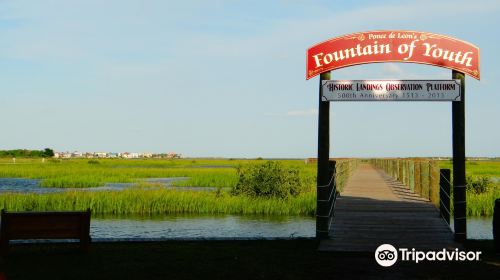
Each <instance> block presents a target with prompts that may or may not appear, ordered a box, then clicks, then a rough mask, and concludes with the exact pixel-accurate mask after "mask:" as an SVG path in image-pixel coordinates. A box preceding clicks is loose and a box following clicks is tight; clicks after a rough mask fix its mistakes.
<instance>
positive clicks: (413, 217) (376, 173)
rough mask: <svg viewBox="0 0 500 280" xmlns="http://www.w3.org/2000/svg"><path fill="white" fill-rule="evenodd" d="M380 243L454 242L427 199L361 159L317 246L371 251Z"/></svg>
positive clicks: (426, 245)
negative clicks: (328, 228) (328, 235)
mask: <svg viewBox="0 0 500 280" xmlns="http://www.w3.org/2000/svg"><path fill="white" fill-rule="evenodd" d="M384 243H389V244H392V245H394V246H397V247H407V248H420V249H438V250H439V249H443V248H457V247H459V244H456V243H454V242H453V234H452V232H451V230H450V228H449V227H448V226H447V225H446V223H445V222H444V221H443V219H442V218H441V217H440V215H439V211H438V210H437V209H436V208H435V207H434V205H433V204H432V203H430V202H429V201H428V200H427V199H424V198H421V197H419V196H418V195H416V194H414V193H413V192H411V191H410V190H409V189H408V188H407V187H405V186H403V185H402V184H400V183H399V182H397V181H395V180H394V179H392V178H391V177H389V176H388V175H387V174H385V173H383V172H381V171H380V170H376V169H375V168H374V167H372V166H370V165H369V164H361V165H360V167H359V168H358V170H356V171H355V172H354V174H353V175H352V177H351V178H350V179H349V181H348V182H347V184H346V186H345V188H344V191H343V192H342V193H341V195H340V197H339V198H338V200H337V204H336V207H335V219H334V220H333V223H332V225H331V228H330V239H328V240H323V241H321V242H320V248H319V249H320V250H322V251H362V252H373V251H374V250H375V249H376V248H377V247H378V246H379V245H381V244H384Z"/></svg>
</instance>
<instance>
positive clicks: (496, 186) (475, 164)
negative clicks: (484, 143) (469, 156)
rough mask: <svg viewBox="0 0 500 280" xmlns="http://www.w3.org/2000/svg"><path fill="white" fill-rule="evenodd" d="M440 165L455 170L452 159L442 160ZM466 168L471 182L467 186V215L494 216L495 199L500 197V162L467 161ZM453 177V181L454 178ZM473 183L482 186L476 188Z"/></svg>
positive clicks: (468, 181)
mask: <svg viewBox="0 0 500 280" xmlns="http://www.w3.org/2000/svg"><path fill="white" fill-rule="evenodd" d="M439 167H440V168H443V169H444V168H446V169H450V170H453V164H452V162H451V161H441V162H439ZM465 170H466V173H467V183H468V184H469V186H468V188H467V215H468V216H493V208H494V201H495V199H497V198H500V181H499V179H500V162H499V161H467V162H466V164H465ZM452 174H453V171H452ZM451 179H452V181H453V178H451ZM472 184H474V185H475V186H478V185H479V186H481V187H482V188H481V190H474V187H473V186H471V185H472Z"/></svg>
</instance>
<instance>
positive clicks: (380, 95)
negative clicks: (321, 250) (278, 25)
mask: <svg viewBox="0 0 500 280" xmlns="http://www.w3.org/2000/svg"><path fill="white" fill-rule="evenodd" d="M379 62H403V63H419V64H426V65H430V66H438V67H444V68H448V69H451V70H452V75H451V76H452V77H451V78H452V79H450V80H331V73H330V71H332V70H336V69H340V68H343V67H349V66H354V65H360V64H367V63H379ZM465 74H467V75H469V76H471V77H473V78H475V79H477V80H479V78H480V71H479V48H478V47H476V46H474V45H473V44H471V43H468V42H465V41H462V40H458V39H456V38H452V37H449V36H445V35H440V34H434V33H429V32H419V31H404V30H384V31H368V32H359V33H352V34H348V35H344V36H340V37H336V38H332V39H329V40H327V41H324V42H322V43H319V44H316V45H314V46H312V47H310V48H309V49H308V50H307V53H306V79H307V80H309V79H310V78H312V77H314V76H317V75H320V79H319V109H318V173H317V191H318V193H317V209H318V210H317V214H316V236H317V237H318V238H325V237H328V236H329V232H330V231H329V230H330V224H331V221H332V217H333V215H334V210H335V208H334V205H335V198H336V196H335V195H333V196H332V195H331V193H334V192H335V191H336V190H335V188H334V187H333V188H331V187H330V186H335V182H334V183H333V184H331V176H330V172H331V171H330V163H329V158H330V102H338V101H451V103H452V135H453V139H452V140H453V141H452V142H453V178H454V179H453V194H454V195H453V207H454V235H455V240H457V241H460V242H463V241H465V240H466V239H467V221H466V220H467V216H466V209H467V208H466V188H465V185H466V180H465ZM330 189H333V192H332V191H331V190H330ZM325 190H328V191H325ZM332 197H333V199H332ZM323 210H324V211H323ZM445 210H447V211H448V214H449V212H450V211H449V210H448V209H445ZM443 215H444V214H443Z"/></svg>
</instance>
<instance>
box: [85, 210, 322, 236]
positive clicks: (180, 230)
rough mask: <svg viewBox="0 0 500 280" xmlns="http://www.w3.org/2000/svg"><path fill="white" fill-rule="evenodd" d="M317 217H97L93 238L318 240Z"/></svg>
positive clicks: (92, 231) (95, 218)
mask: <svg viewBox="0 0 500 280" xmlns="http://www.w3.org/2000/svg"><path fill="white" fill-rule="evenodd" d="M315 228H316V223H315V219H314V218H313V217H283V216H280V217H267V216H233V215H220V216H199V215H166V216H152V217H141V216H135V217H134V216H125V217H112V216H103V217H93V218H92V222H91V226H90V230H91V236H92V237H93V238H288V237H314V234H315Z"/></svg>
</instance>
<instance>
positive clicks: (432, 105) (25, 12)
mask: <svg viewBox="0 0 500 280" xmlns="http://www.w3.org/2000/svg"><path fill="white" fill-rule="evenodd" d="M350 2H354V1H146V0H140V1H123V0H122V1H101V0H99V1H94V0H86V1H67V0H66V1H64V0H62V1H4V0H0V104H1V109H0V119H1V121H2V129H1V134H0V135H1V140H0V149H14V148H31V149H41V148H44V147H52V148H54V149H55V150H58V151H74V150H79V151H115V152H119V151H129V152H132V151H135V152H147V151H149V152H169V151H174V152H178V153H182V154H183V155H185V156H222V157H258V156H262V157H293V158H295V157H312V156H315V155H316V148H317V106H318V104H317V102H318V101H317V100H318V98H317V95H318V78H314V79H311V80H309V81H306V80H305V51H306V49H307V48H308V47H309V46H311V45H314V44H316V43H318V42H321V41H324V40H326V39H328V38H332V37H336V36H340V35H343V34H346V33H352V32H358V31H368V30H384V29H403V30H404V29H406V30H418V31H428V32H433V33H440V34H445V35H450V36H453V37H457V38H459V39H462V40H465V41H469V42H471V43H474V44H475V45H477V46H479V47H480V49H481V81H476V80H474V79H472V78H467V80H466V88H467V92H466V93H467V95H466V100H467V102H466V146H467V156H500V145H499V143H500V129H498V128H499V125H498V122H499V121H500V113H499V109H498V105H499V104H500V87H499V83H498V82H497V79H498V77H500V70H498V67H499V65H500V56H499V55H498V49H499V46H500V39H499V33H498V26H500V17H499V15H500V2H498V1H461V0H454V1H447V0H446V1H355V4H353V3H350ZM333 78H334V79H448V78H451V71H450V70H447V69H441V68H436V67H429V66H422V65H410V64H398V63H390V64H374V65H364V66H356V67H350V68H345V69H342V70H338V71H334V72H333ZM331 117H332V120H331V128H332V131H331V155H332V156H337V157H349V156H352V157H365V156H366V157H368V156H449V155H451V104H450V103H438V102H418V103H416V102H413V103H408V102H406V103H405V102H393V103H389V102H387V103H384V102H382V103H378V102H365V103H355V102H346V103H332V104H331Z"/></svg>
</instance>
